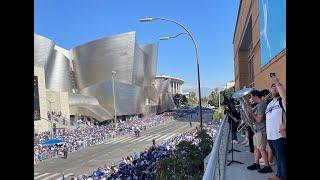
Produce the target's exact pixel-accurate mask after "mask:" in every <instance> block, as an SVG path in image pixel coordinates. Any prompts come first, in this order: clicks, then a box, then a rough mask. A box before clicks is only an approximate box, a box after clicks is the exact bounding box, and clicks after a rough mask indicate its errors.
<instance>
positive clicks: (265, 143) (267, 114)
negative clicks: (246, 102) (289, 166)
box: [227, 74, 286, 180]
mask: <svg viewBox="0 0 320 180" xmlns="http://www.w3.org/2000/svg"><path fill="white" fill-rule="evenodd" d="M270 82H271V86H270V91H269V90H267V89H264V90H261V91H258V90H253V91H251V92H250V105H251V108H250V107H246V109H244V111H245V112H246V113H247V114H248V118H249V121H251V122H253V123H252V125H251V126H250V125H249V126H247V128H246V130H245V135H246V139H245V140H244V141H243V142H242V143H241V144H247V145H248V146H249V147H250V152H252V153H253V154H254V163H253V164H252V165H250V166H248V167H247V169H248V170H258V172H259V173H271V172H273V170H272V168H271V165H273V164H274V162H273V160H274V158H273V157H275V160H276V163H277V172H276V175H275V176H272V177H270V178H269V179H273V180H279V179H281V180H285V179H286V132H285V129H286V126H285V124H286V123H285V122H286V118H285V115H286V90H285V88H284V86H283V85H282V84H281V83H280V82H279V79H278V78H277V77H276V76H275V74H273V75H272V74H271V75H270ZM227 107H228V108H229V109H231V111H232V112H231V113H230V114H231V115H233V118H236V119H240V112H239V111H237V110H236V108H235V106H234V105H233V103H231V102H230V103H227ZM233 118H231V116H229V119H228V120H229V122H230V121H232V122H233V124H234V125H233V126H232V139H233V143H238V142H237V136H236V133H237V127H238V125H239V121H233ZM260 164H261V165H264V166H263V168H261V165H260Z"/></svg>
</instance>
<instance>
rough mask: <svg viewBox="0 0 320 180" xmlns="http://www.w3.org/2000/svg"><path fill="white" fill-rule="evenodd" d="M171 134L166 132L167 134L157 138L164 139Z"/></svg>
mask: <svg viewBox="0 0 320 180" xmlns="http://www.w3.org/2000/svg"><path fill="white" fill-rule="evenodd" d="M170 135H171V134H166V135H164V136H161V137H159V138H158V139H157V140H159V139H164V138H166V137H167V136H170Z"/></svg>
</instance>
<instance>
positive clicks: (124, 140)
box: [118, 137, 135, 143]
mask: <svg viewBox="0 0 320 180" xmlns="http://www.w3.org/2000/svg"><path fill="white" fill-rule="evenodd" d="M134 138H135V137H127V138H125V139H122V140H120V141H118V142H119V143H123V142H126V141H130V140H132V139H134Z"/></svg>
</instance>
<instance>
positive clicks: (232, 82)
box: [226, 81, 235, 89]
mask: <svg viewBox="0 0 320 180" xmlns="http://www.w3.org/2000/svg"><path fill="white" fill-rule="evenodd" d="M234 85H235V82H234V81H228V82H227V84H226V89H229V88H231V87H233V86H234Z"/></svg>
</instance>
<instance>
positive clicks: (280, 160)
mask: <svg viewBox="0 0 320 180" xmlns="http://www.w3.org/2000/svg"><path fill="white" fill-rule="evenodd" d="M268 142H269V145H270V148H271V150H272V154H273V155H274V156H275V157H276V159H277V168H278V169H277V176H278V177H279V178H280V179H281V180H286V178H287V177H286V140H285V138H279V139H276V140H268Z"/></svg>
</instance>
